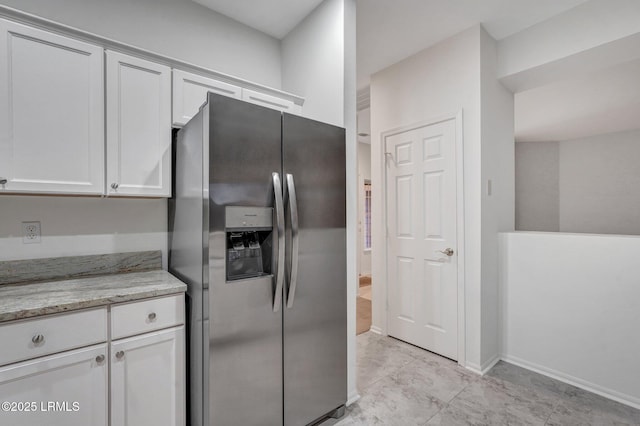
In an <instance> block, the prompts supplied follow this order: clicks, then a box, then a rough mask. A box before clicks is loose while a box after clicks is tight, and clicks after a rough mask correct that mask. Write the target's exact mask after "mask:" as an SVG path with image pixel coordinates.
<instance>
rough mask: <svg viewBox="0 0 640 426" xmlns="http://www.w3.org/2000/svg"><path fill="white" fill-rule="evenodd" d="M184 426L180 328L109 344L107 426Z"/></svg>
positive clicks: (182, 358)
mask: <svg viewBox="0 0 640 426" xmlns="http://www.w3.org/2000/svg"><path fill="white" fill-rule="evenodd" d="M184 424H185V371H184V327H183V326H180V327H175V328H170V329H168V330H162V331H156V332H153V333H147V334H143V335H140V336H135V337H129V338H127V339H121V340H116V341H113V342H112V343H111V425H112V426H157V425H164V426H183V425H184Z"/></svg>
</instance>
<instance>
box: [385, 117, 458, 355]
mask: <svg viewBox="0 0 640 426" xmlns="http://www.w3.org/2000/svg"><path fill="white" fill-rule="evenodd" d="M455 130H456V126H455V120H448V121H443V122H440V123H436V124H432V125H429V126H424V127H419V128H416V129H412V130H408V131H405V132H402V133H398V134H394V135H390V136H387V137H386V138H385V152H386V153H387V154H386V168H387V170H386V171H387V173H386V176H387V179H386V189H387V206H386V207H387V245H388V248H387V288H388V293H387V294H388V314H387V328H388V333H389V335H391V336H393V337H396V338H398V339H401V340H404V341H407V342H409V343H412V344H414V345H417V346H420V347H422V348H425V349H428V350H430V351H433V352H436V353H439V354H441V355H443V356H446V357H448V358H452V359H457V358H458V345H457V339H458V338H457V304H458V301H457V297H458V291H457V248H456V158H455V155H456V154H455V153H456V147H455V142H456V139H455ZM449 249H450V250H451V252H449V255H447V254H446V252H447V251H448V250H449Z"/></svg>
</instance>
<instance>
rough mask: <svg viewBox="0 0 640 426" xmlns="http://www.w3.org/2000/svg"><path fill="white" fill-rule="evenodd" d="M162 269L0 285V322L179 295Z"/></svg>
mask: <svg viewBox="0 0 640 426" xmlns="http://www.w3.org/2000/svg"><path fill="white" fill-rule="evenodd" d="M186 290H187V285H186V284H185V283H183V282H182V281H180V280H178V279H177V278H175V277H174V276H173V275H171V274H170V273H168V272H166V271H163V270H154V271H146V272H132V273H126V274H113V275H103V276H97V277H90V278H79V279H72V280H63V281H49V282H39V283H33V284H16V285H3V286H0V322H5V321H13V320H18V319H23V318H31V317H36V316H39V315H47V314H54V313H60V312H67V311H73V310H77V309H84V308H91V307H96V306H106V305H109V304H112V303H120V302H129V301H133V300H138V299H145V298H148V297H155V296H165V295H169V294H176V293H183V292H185V291H186Z"/></svg>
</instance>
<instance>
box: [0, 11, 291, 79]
mask: <svg viewBox="0 0 640 426" xmlns="http://www.w3.org/2000/svg"><path fill="white" fill-rule="evenodd" d="M2 4H4V5H6V6H9V7H13V8H15V9H18V10H21V11H24V12H27V13H31V14H33V15H37V16H39V17H42V18H46V19H49V20H52V21H55V22H59V23H62V24H66V25H69V26H71V27H74V28H78V29H81V30H84V31H88V32H91V33H94V34H97V35H99V36H102V37H107V38H110V39H113V40H116V41H119V42H122V43H127V44H130V45H133V46H136V47H139V48H142V49H146V50H149V51H152V52H155V53H158V54H161V55H164V56H169V57H172V58H175V59H179V60H182V61H185V62H189V63H193V64H195V65H199V66H202V67H205V68H209V69H212V70H215V71H219V72H222V73H226V74H230V75H233V76H235V77H240V78H243V79H246V80H249V81H252V82H255V83H259V84H263V85H266V86H270V87H273V88H276V89H279V88H280V85H281V65H280V42H279V40H277V39H275V38H273V37H270V36H268V35H266V34H264V33H261V32H259V31H257V30H255V29H252V28H250V27H248V26H246V25H243V24H240V23H239V22H237V21H234V20H232V19H231V18H227V17H226V16H223V15H220V14H218V13H216V12H214V11H212V10H210V9H207V8H205V7H203V6H201V5H199V4H197V3H195V2H192V1H190V0H135V1H132V0H108V1H107V0H105V1H86V0H2Z"/></svg>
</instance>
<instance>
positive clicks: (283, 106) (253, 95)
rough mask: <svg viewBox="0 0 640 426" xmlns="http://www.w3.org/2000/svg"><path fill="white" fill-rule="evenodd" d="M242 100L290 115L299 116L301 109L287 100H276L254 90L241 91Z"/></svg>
mask: <svg viewBox="0 0 640 426" xmlns="http://www.w3.org/2000/svg"><path fill="white" fill-rule="evenodd" d="M242 100H243V101H247V102H251V103H252V104H256V105H262V106H263V107H267V108H271V109H277V110H278V111H286V112H288V113H291V114H300V113H301V111H302V108H301V107H300V105H296V104H295V103H293V101H290V100H288V99H282V98H277V97H275V96H271V95H266V94H264V93H260V92H256V91H254V90H249V89H242Z"/></svg>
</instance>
